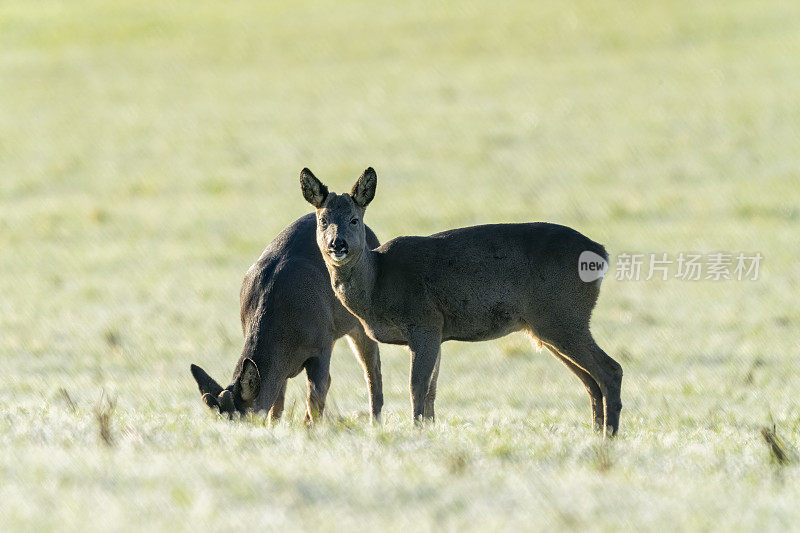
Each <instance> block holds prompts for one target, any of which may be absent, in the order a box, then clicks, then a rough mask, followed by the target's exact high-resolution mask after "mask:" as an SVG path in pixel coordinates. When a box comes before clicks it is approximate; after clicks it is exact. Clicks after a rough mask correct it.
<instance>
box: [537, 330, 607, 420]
mask: <svg viewBox="0 0 800 533" xmlns="http://www.w3.org/2000/svg"><path fill="white" fill-rule="evenodd" d="M545 347H546V348H547V349H548V350H549V351H550V353H552V354H553V355H554V356H555V358H556V359H558V360H559V361H561V362H562V363H564V366H566V367H567V368H568V369H569V370H570V371H571V372H572V373H573V374H575V375H576V376H578V379H580V380H581V382H582V383H583V386H584V387H585V388H586V392H587V393H588V394H589V402H590V404H591V407H592V421H593V422H592V423H593V428H594V430H595V431H602V430H603V423H604V415H603V392H602V391H601V390H600V386H599V385H598V384H597V382H596V381H595V380H594V378H593V377H592V376H591V374H589V373H588V372H587V371H585V370H584V369H582V368H581V367H579V366H578V365H576V364H575V363H573V362H572V361H570V360H569V358H567V357H566V356H564V355H563V354H561V353H560V352H559V351H558V350H556V349H555V348H554V347H552V346H550V345H549V344H545Z"/></svg>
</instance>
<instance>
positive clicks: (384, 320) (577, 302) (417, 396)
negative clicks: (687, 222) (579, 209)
mask: <svg viewBox="0 0 800 533" xmlns="http://www.w3.org/2000/svg"><path fill="white" fill-rule="evenodd" d="M300 183H301V188H302V192H303V196H304V197H305V199H306V200H307V201H308V202H309V203H310V204H311V205H313V206H314V207H315V208H316V216H317V245H318V246H319V248H320V250H321V251H322V256H323V258H324V259H325V264H326V265H327V267H328V272H330V278H331V283H332V286H333V290H334V292H335V293H336V296H337V297H338V298H339V299H340V300H341V301H342V303H343V304H344V305H345V307H347V309H349V310H350V311H351V312H352V313H353V314H354V315H356V316H357V317H358V318H359V320H360V321H361V323H362V324H363V326H364V329H365V330H366V332H367V334H369V336H370V337H372V338H373V339H375V340H377V341H379V342H384V343H389V344H401V345H407V346H408V347H409V348H410V350H411V380H410V381H411V404H412V407H413V412H414V420H415V422H419V421H420V420H421V419H422V418H423V417H424V418H433V416H434V400H435V397H436V380H437V376H438V372H439V359H440V347H441V343H442V342H443V341H447V340H460V341H483V340H489V339H496V338H499V337H502V336H504V335H507V334H509V333H511V332H514V331H519V330H523V331H527V332H528V333H530V334H531V335H532V336H533V337H534V338H535V339H536V340H538V342H540V343H541V344H543V345H544V346H546V347H547V348H548V349H549V351H550V352H552V353H553V355H555V356H556V358H558V359H559V360H560V361H561V362H563V363H564V364H565V365H566V366H567V367H568V368H569V369H570V370H571V371H572V372H573V373H575V375H577V376H578V378H580V380H581V381H582V382H583V384H584V386H585V387H586V390H587V391H588V393H589V398H590V400H591V407H592V417H593V422H594V426H595V428H596V429H598V430H602V431H603V434H604V435H605V434H606V432H610V433H611V434H612V435H613V434H614V433H616V431H617V428H618V426H619V415H620V410H621V409H622V402H621V400H620V389H621V386H622V367H621V366H620V365H619V364H618V363H617V362H616V361H614V360H613V359H612V358H611V357H609V356H608V355H606V353H605V352H603V350H602V349H600V347H599V346H598V345H597V344H596V343H595V341H594V339H593V338H592V335H591V333H590V332H589V319H590V317H591V313H592V309H593V308H594V305H595V302H596V301H597V297H598V294H599V291H600V281H601V280H596V281H593V282H590V283H585V282H583V281H581V279H580V277H579V271H578V258H579V256H580V254H581V252H584V251H591V252H593V253H596V254H597V255H599V256H601V257H603V258H605V260H606V261H607V260H608V255H607V254H606V251H605V249H604V248H603V246H602V245H600V244H598V243H596V242H594V241H592V240H590V239H588V238H587V237H585V236H583V235H581V234H580V233H578V232H577V231H575V230H573V229H571V228H567V227H565V226H559V225H556V224H547V223H541V222H537V223H529V224H492V225H485V226H474V227H468V228H461V229H454V230H450V231H445V232H442V233H437V234H435V235H431V236H430V237H398V238H396V239H393V240H391V241H389V242H387V243H385V244H384V245H383V246H381V247H379V248H377V249H372V248H373V247H372V246H370V244H369V242H368V240H367V238H366V229H365V226H364V212H365V209H366V207H367V205H369V203H370V202H371V201H372V199H373V198H374V196H375V187H376V185H377V176H376V175H375V171H374V170H372V168H368V169H367V170H365V171H364V173H363V174H362V175H361V177H360V178H359V179H358V181H357V182H356V184H355V185H354V186H353V188H352V191H351V192H350V194H335V193H332V192H331V193H329V192H328V189H327V187H326V186H325V185H323V184H322V182H320V181H319V180H318V179H317V178H316V177H315V176H314V175H313V174H312V173H311V171H309V170H308V169H303V171H302V172H301V174H300ZM606 428H607V429H606Z"/></svg>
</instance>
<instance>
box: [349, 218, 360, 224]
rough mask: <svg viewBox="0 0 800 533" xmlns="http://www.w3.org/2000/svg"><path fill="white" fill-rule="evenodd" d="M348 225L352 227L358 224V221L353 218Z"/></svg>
mask: <svg viewBox="0 0 800 533" xmlns="http://www.w3.org/2000/svg"><path fill="white" fill-rule="evenodd" d="M350 223H351V224H353V225H355V224H358V219H357V218H354V219H353V220H351V221H350Z"/></svg>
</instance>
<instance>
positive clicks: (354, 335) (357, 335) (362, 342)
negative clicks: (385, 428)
mask: <svg viewBox="0 0 800 533" xmlns="http://www.w3.org/2000/svg"><path fill="white" fill-rule="evenodd" d="M347 338H348V340H349V341H350V347H351V348H352V349H353V352H354V353H355V354H356V357H357V358H358V360H359V361H360V362H361V366H362V367H363V368H364V379H365V380H366V381H367V389H368V390H369V408H370V413H371V416H372V419H373V420H378V419H379V418H380V416H381V409H382V408H383V378H382V377H381V353H380V349H379V348H378V343H377V342H375V341H373V340H372V339H370V338H369V336H367V334H366V332H365V331H364V328H362V327H361V326H360V325H359V326H357V327H355V328H353V329H352V330H351V331H350V332H349V333H348V334H347Z"/></svg>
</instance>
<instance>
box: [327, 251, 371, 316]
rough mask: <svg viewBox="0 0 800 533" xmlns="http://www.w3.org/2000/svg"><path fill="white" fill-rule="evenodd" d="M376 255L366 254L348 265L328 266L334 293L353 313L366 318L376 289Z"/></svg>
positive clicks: (367, 252)
mask: <svg viewBox="0 0 800 533" xmlns="http://www.w3.org/2000/svg"><path fill="white" fill-rule="evenodd" d="M374 256H375V254H374V253H373V252H372V251H371V250H364V252H363V253H362V254H361V255H360V256H359V257H358V258H357V259H356V260H354V261H350V262H349V263H347V264H346V265H342V266H335V265H330V264H329V265H328V271H329V272H330V275H331V285H332V287H333V292H335V293H336V296H337V297H338V298H339V300H341V301H342V303H343V304H344V306H345V307H347V309H348V310H350V312H351V313H353V314H354V315H356V316H358V317H364V315H365V314H366V311H367V310H368V309H369V301H370V297H371V296H372V291H373V289H374V288H375V277H376V270H375V257H374Z"/></svg>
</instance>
